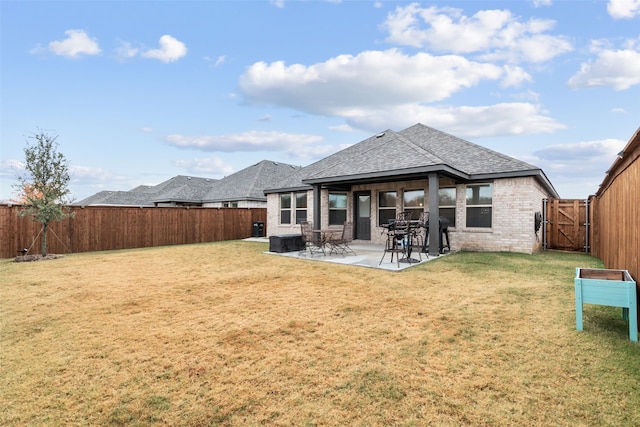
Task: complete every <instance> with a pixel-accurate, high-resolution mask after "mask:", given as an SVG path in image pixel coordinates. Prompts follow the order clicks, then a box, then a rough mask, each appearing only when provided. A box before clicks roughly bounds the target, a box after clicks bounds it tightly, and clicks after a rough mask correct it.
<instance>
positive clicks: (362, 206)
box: [354, 191, 371, 240]
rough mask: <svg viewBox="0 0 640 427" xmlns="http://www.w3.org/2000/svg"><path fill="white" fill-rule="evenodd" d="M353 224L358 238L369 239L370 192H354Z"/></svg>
mask: <svg viewBox="0 0 640 427" xmlns="http://www.w3.org/2000/svg"><path fill="white" fill-rule="evenodd" d="M354 205H355V209H354V214H355V221H354V223H355V226H356V235H355V238H356V239H358V240H371V192H370V191H363V192H357V193H355V203H354Z"/></svg>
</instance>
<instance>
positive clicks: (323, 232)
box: [313, 228, 341, 255]
mask: <svg viewBox="0 0 640 427" xmlns="http://www.w3.org/2000/svg"><path fill="white" fill-rule="evenodd" d="M338 232H341V230H339V229H336V228H323V229H320V230H313V234H314V236H315V237H314V240H315V241H316V242H317V244H318V246H319V247H320V248H321V249H322V253H324V254H325V255H326V252H325V248H326V246H327V244H328V243H329V240H331V236H332V235H333V234H334V233H338ZM316 239H317V240H316Z"/></svg>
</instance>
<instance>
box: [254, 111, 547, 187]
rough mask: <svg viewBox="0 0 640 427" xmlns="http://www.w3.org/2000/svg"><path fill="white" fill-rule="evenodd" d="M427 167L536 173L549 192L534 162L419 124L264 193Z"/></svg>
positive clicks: (415, 172)
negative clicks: (532, 163) (529, 162)
mask: <svg viewBox="0 0 640 427" xmlns="http://www.w3.org/2000/svg"><path fill="white" fill-rule="evenodd" d="M428 172H439V173H441V174H444V175H449V176H452V177H454V178H458V179H463V180H474V179H488V178H500V177H507V176H528V175H531V176H538V177H539V179H540V180H541V181H542V182H543V184H544V185H545V186H546V187H547V188H548V189H549V191H550V192H551V193H552V194H555V190H554V189H553V187H552V186H551V184H550V183H549V182H548V180H547V178H546V176H544V173H543V172H542V171H541V170H540V169H539V168H537V167H536V166H533V165H530V164H528V163H525V162H523V161H520V160H517V159H515V158H512V157H509V156H506V155H504V154H501V153H498V152H496V151H493V150H490V149H488V148H485V147H482V146H480V145H476V144H473V143H471V142H469V141H465V140H463V139H461V138H458V137H455V136H453V135H450V134H447V133H445V132H442V131H439V130H436V129H433V128H431V127H428V126H425V125H423V124H416V125H414V126H411V127H409V128H407V129H405V130H403V131H400V132H394V131H392V130H386V131H384V132H382V133H380V134H378V135H375V136H372V137H370V138H367V139H365V140H363V141H361V142H359V143H357V144H355V145H352V146H350V147H348V148H346V149H344V150H342V151H339V152H337V153H335V154H333V155H331V156H328V157H326V158H324V159H322V160H320V161H318V162H316V163H313V164H311V165H309V166H307V167H305V168H303V169H302V170H300V171H298V172H297V173H296V174H294V175H291V176H289V177H287V178H286V179H284V180H282V181H281V182H279V183H278V184H277V185H275V186H272V187H269V188H268V189H267V190H266V192H267V193H268V192H280V191H287V190H293V189H304V188H309V186H310V185H311V184H329V183H340V182H356V181H366V180H375V179H382V178H385V179H389V180H391V179H394V178H395V179H397V178H399V177H411V176H414V177H418V176H422V177H424V174H425V173H428Z"/></svg>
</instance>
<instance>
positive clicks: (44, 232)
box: [42, 224, 49, 257]
mask: <svg viewBox="0 0 640 427" xmlns="http://www.w3.org/2000/svg"><path fill="white" fill-rule="evenodd" d="M48 227H49V224H42V256H43V257H45V256H47V228H48Z"/></svg>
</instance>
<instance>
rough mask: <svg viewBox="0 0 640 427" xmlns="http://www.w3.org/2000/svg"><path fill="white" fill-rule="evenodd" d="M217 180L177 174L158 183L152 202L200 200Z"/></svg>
mask: <svg viewBox="0 0 640 427" xmlns="http://www.w3.org/2000/svg"><path fill="white" fill-rule="evenodd" d="M216 182H218V180H216V179H211V178H198V177H192V176H183V175H178V176H174V177H173V178H171V179H169V180H167V181H164V182H162V183H160V184H158V185H157V186H156V187H155V188H156V190H157V191H155V193H154V194H155V195H154V197H152V201H154V202H200V201H201V200H202V198H203V197H204V196H205V195H206V194H207V192H209V190H210V189H211V187H212V186H213V185H215V183H216Z"/></svg>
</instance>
